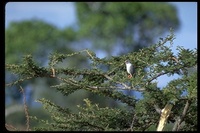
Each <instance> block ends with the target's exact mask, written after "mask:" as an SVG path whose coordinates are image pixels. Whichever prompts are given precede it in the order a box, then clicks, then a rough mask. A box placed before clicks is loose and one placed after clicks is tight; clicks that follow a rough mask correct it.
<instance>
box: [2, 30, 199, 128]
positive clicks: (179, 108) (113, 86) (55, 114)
mask: <svg viewBox="0 0 200 133" xmlns="http://www.w3.org/2000/svg"><path fill="white" fill-rule="evenodd" d="M174 39H175V37H174V34H173V32H172V31H171V33H170V35H168V36H167V37H165V38H163V39H161V40H160V41H159V42H157V43H156V44H154V45H152V46H150V47H148V48H143V49H141V50H139V51H138V52H130V53H128V54H126V55H121V56H115V57H114V56H113V57H110V58H102V59H100V58H98V57H96V55H95V53H93V52H92V51H90V50H88V49H86V50H83V51H79V52H74V53H72V54H60V53H54V54H51V56H50V57H49V65H48V66H47V67H42V66H39V65H38V64H37V63H36V62H35V61H34V60H33V57H32V56H31V55H27V56H25V57H24V59H23V62H21V63H20V64H6V69H7V70H8V71H10V72H12V73H14V74H17V75H19V79H18V80H17V81H15V82H13V83H9V84H7V86H11V85H17V84H21V82H25V81H26V80H31V79H34V78H39V77H42V78H52V79H54V80H57V81H58V82H59V84H58V85H54V86H50V87H52V88H53V89H56V90H57V91H60V92H61V93H62V94H63V95H65V96H69V95H70V94H72V93H73V92H75V91H78V90H86V91H89V92H92V93H94V94H97V95H100V96H103V97H109V98H111V99H114V100H117V101H119V102H121V103H123V106H124V107H123V108H111V107H100V106H99V105H98V104H97V103H93V102H91V101H90V99H84V102H85V105H83V106H81V105H77V108H78V112H73V111H71V110H70V109H69V108H68V107H63V106H60V105H57V104H56V103H53V102H51V101H50V100H48V99H45V98H42V99H39V100H38V102H40V103H41V104H43V107H44V108H45V109H46V111H47V112H49V114H50V116H51V118H52V121H45V120H41V119H40V118H38V117H35V116H33V117H31V118H32V119H33V120H36V121H38V122H41V123H43V124H44V125H45V126H42V127H40V128H35V129H34V130H56V131H57V130H59V131H61V130H62V131H119V130H120V131H148V130H156V129H155V127H157V124H158V122H159V117H160V114H161V112H162V108H164V107H165V105H167V104H171V105H173V107H172V110H171V113H170V115H169V118H168V120H169V121H168V122H169V123H172V124H173V127H171V129H170V130H174V131H196V130H197V71H194V72H191V73H188V72H189V69H188V68H192V67H193V68H195V67H196V66H197V50H189V49H184V48H182V47H177V50H178V54H177V55H174V53H173V52H172V50H171V45H172V44H173V40H174ZM85 54H86V55H85ZM77 55H79V56H86V57H88V59H90V60H91V64H90V65H91V68H88V69H78V68H70V67H65V68H59V67H57V64H58V63H59V62H62V61H64V60H65V59H67V58H70V57H72V56H77ZM126 59H129V60H130V61H131V62H132V63H133V64H134V66H136V72H135V77H134V78H131V79H128V78H127V72H126V70H125V64H124V61H125V60H126ZM102 65H105V66H107V68H108V69H107V70H106V71H105V70H103V69H102V68H101V66H102ZM143 69H146V71H143ZM174 74H178V75H180V78H178V79H174V80H172V81H170V82H169V83H168V84H167V85H166V86H165V87H163V88H158V87H157V82H155V79H157V78H158V77H160V76H162V75H168V76H172V75H174ZM121 90H135V91H140V92H142V96H143V98H142V99H137V98H135V97H134V96H128V95H125V94H123V93H122V92H121ZM173 122H175V123H173ZM168 130H169V129H168Z"/></svg>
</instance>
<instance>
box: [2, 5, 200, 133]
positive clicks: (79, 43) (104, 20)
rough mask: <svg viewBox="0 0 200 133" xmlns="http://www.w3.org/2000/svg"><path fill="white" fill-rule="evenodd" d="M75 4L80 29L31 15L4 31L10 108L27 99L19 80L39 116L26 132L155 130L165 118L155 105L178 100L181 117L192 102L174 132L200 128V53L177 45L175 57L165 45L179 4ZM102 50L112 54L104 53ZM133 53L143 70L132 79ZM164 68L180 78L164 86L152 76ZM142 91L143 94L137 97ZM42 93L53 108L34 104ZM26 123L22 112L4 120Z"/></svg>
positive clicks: (175, 23)
mask: <svg viewBox="0 0 200 133" xmlns="http://www.w3.org/2000/svg"><path fill="white" fill-rule="evenodd" d="M133 7H134V8H133ZM76 8H77V17H78V25H77V26H76V27H68V28H66V29H63V30H59V29H58V28H56V27H54V26H53V25H50V24H48V23H46V22H43V21H40V20H31V21H22V22H13V23H11V24H10V25H9V27H8V28H7V29H6V59H5V61H6V83H7V85H6V99H11V100H10V102H9V104H7V106H6V109H7V110H9V109H10V110H11V111H10V112H12V107H13V106H15V105H17V106H18V107H19V105H22V103H23V95H22V93H20V91H19V88H20V87H19V85H20V86H22V87H23V88H24V93H25V95H26V101H27V103H26V104H27V106H28V110H29V114H30V115H31V116H36V117H31V118H33V119H34V120H36V121H39V122H36V121H34V120H31V121H30V123H29V124H30V128H29V129H28V130H30V129H31V130H134V131H135V130H155V127H156V126H157V125H156V124H157V123H158V120H159V117H160V115H159V113H158V112H156V111H155V110H156V109H158V108H155V105H156V107H159V109H160V108H161V109H162V108H163V107H164V106H165V105H166V104H167V103H168V102H172V103H173V104H174V107H173V109H172V110H173V114H174V117H172V118H173V120H177V123H178V120H182V121H183V119H182V116H183V115H181V114H182V112H183V110H184V106H185V104H186V103H188V104H189V107H190V108H189V109H188V110H187V112H188V113H187V115H185V116H184V122H182V121H181V122H180V123H183V124H184V125H185V126H183V127H182V128H177V129H175V127H178V126H174V130H196V126H197V122H196V117H195V116H196V107H197V105H196V104H197V103H196V102H197V101H196V89H197V88H196V85H197V84H196V79H197V77H196V69H195V66H196V51H195V50H188V49H184V48H181V47H179V48H178V50H179V54H178V55H174V54H173V53H172V52H171V49H170V45H168V46H167V45H166V44H167V43H172V42H173V39H175V37H174V34H173V32H172V31H171V33H170V35H168V36H167V35H166V33H168V34H169V27H173V29H174V30H176V29H178V27H179V20H178V18H177V15H176V14H177V13H176V9H175V7H173V6H172V5H170V4H167V3H156V4H155V3H142V2H138V3H137V2H134V3H130V2H127V3H109V2H106V3H104V2H84V3H81V2H78V3H76ZM162 35H166V38H160V36H162ZM158 38H160V40H159V41H158V42H157V43H155V40H158ZM151 45H152V46H151ZM150 46H151V47H150ZM144 47H148V48H144ZM85 48H89V49H90V50H89V49H85ZM134 51H135V52H134ZM96 52H102V53H104V54H105V55H106V56H107V57H106V58H102V59H100V58H98V57H96V56H95V53H96ZM113 55H117V56H113ZM186 57H187V58H186ZM127 58H129V59H130V60H131V62H132V63H133V64H134V66H135V67H136V70H137V71H136V77H135V78H133V79H131V80H128V79H127V77H126V74H127V73H126V70H125V64H124V61H125V60H126V59H127ZM53 71H55V75H54V74H53ZM13 73H14V74H13ZM165 74H167V75H168V76H172V75H173V74H178V75H181V78H180V79H177V80H174V81H171V82H170V83H169V84H168V85H167V86H166V87H164V88H158V87H157V84H156V83H155V82H153V81H154V79H156V78H158V77H159V76H162V75H165ZM22 81H23V82H22ZM95 87H96V88H95ZM102 88H103V89H102ZM122 90H123V91H122ZM144 90H145V91H144ZM138 91H139V92H141V95H142V97H137V95H135V92H138ZM47 92H48V93H47ZM36 99H40V100H38V102H40V103H42V105H43V106H44V107H45V108H46V109H47V110H43V109H41V106H39V105H38V104H35V102H34V101H35V100H36ZM77 105H78V106H77ZM186 105H187V104H186ZM180 108H181V110H180ZM8 112H9V111H8ZM37 112H40V113H37ZM47 112H49V113H50V115H49V114H48V113H47ZM20 115H21V116H22V117H20ZM63 115H64V116H63ZM17 117H18V118H17ZM179 117H180V119H179ZM119 118H120V119H119ZM13 120H18V121H13ZM41 120H45V121H41ZM46 120H48V122H47V121H46ZM173 120H172V121H173ZM26 121H27V117H26V115H24V112H14V113H13V114H12V115H9V114H8V116H6V123H7V124H8V125H13V126H14V127H16V128H17V129H18V130H20V129H22V130H26V129H27V126H25V125H26V124H25V123H26ZM40 122H42V123H43V126H41V123H40ZM66 123H68V124H66ZM180 123H179V124H180ZM44 125H45V126H44ZM141 125H143V126H141ZM38 126H39V127H41V128H33V127H38ZM7 127H9V126H7ZM185 127H189V128H187V129H185ZM12 129H13V128H12ZM171 129H172V128H171Z"/></svg>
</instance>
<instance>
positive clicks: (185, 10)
mask: <svg viewBox="0 0 200 133" xmlns="http://www.w3.org/2000/svg"><path fill="white" fill-rule="evenodd" d="M170 3H171V4H173V5H175V6H176V7H177V11H178V17H179V19H180V23H181V25H180V29H179V30H178V31H176V32H175V35H176V39H175V40H174V44H173V48H172V49H173V52H174V53H177V51H176V47H177V46H183V47H184V48H188V49H194V48H197V2H170ZM5 9H6V11H5V27H7V26H8V25H9V23H10V22H11V21H22V20H29V19H33V18H37V19H41V20H44V21H46V22H48V23H50V24H53V25H55V26H57V27H58V28H60V29H62V28H64V27H66V26H73V25H74V24H75V22H76V10H75V6H74V3H72V2H9V3H7V4H6V7H5ZM97 56H98V57H100V58H101V56H102V55H98V53H97ZM173 78H178V76H175V77H173ZM171 79H172V78H169V77H167V76H162V77H161V78H160V79H158V80H159V83H158V86H165V85H166V84H167V82H168V81H170V80H171Z"/></svg>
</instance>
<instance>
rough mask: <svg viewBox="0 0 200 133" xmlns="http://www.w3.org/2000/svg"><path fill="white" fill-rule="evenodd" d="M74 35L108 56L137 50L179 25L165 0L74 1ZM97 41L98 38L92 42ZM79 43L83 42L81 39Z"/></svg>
mask: <svg viewBox="0 0 200 133" xmlns="http://www.w3.org/2000/svg"><path fill="white" fill-rule="evenodd" d="M75 4H76V7H77V15H78V34H79V36H80V38H81V39H82V40H87V43H88V42H90V43H91V44H92V46H93V47H94V48H95V49H94V50H96V49H98V50H102V51H104V52H105V53H107V55H108V56H111V55H114V54H115V55H119V54H125V53H127V52H133V51H137V50H139V49H141V48H144V47H147V46H149V45H151V44H153V43H155V41H157V40H155V39H156V38H157V37H158V36H161V35H164V34H166V32H167V31H168V29H169V28H170V27H173V29H174V30H177V29H178V28H179V19H178V17H177V11H176V8H175V7H174V6H173V5H171V4H170V3H165V2H77V3H75ZM96 40H98V41H96ZM82 42H83V41H82ZM118 49H120V50H118Z"/></svg>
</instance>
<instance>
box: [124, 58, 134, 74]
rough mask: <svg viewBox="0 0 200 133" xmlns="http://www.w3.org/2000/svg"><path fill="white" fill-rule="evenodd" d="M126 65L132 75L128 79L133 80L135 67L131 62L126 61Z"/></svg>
mask: <svg viewBox="0 0 200 133" xmlns="http://www.w3.org/2000/svg"><path fill="white" fill-rule="evenodd" d="M125 64H126V70H127V72H128V73H129V74H130V75H128V78H132V77H133V74H134V71H135V70H134V67H133V65H132V64H131V63H130V61H129V60H126V61H125Z"/></svg>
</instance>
